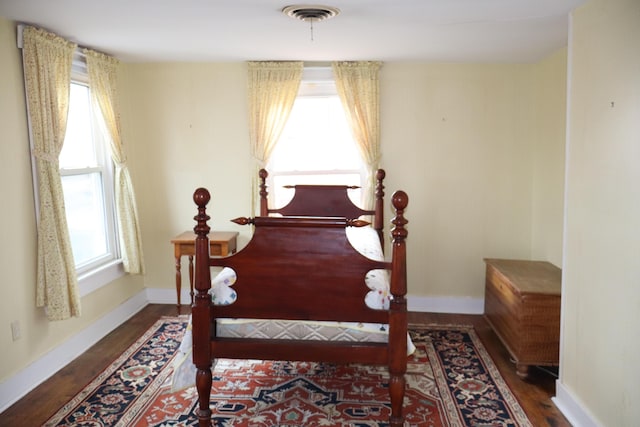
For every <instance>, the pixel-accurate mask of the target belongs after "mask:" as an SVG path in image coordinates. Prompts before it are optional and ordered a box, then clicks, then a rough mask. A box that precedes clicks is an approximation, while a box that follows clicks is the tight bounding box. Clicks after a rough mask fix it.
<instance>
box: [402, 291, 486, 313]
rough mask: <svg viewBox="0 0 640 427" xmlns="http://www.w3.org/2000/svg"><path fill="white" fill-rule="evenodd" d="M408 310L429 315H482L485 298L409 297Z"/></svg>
mask: <svg viewBox="0 0 640 427" xmlns="http://www.w3.org/2000/svg"><path fill="white" fill-rule="evenodd" d="M407 309H408V310H409V311H421V312H429V313H455V314H482V313H484V298H469V297H418V296H411V295H408V296H407Z"/></svg>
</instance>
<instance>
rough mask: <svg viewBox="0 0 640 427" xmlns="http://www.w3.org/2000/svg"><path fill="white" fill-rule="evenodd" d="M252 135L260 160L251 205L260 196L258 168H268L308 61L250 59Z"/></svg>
mask: <svg viewBox="0 0 640 427" xmlns="http://www.w3.org/2000/svg"><path fill="white" fill-rule="evenodd" d="M248 67H249V138H250V142H251V155H252V156H253V157H254V159H255V161H256V170H255V173H254V174H253V181H252V182H253V188H252V190H253V191H252V198H251V206H252V210H253V212H254V213H255V206H256V200H257V198H258V169H260V168H263V167H265V165H266V164H267V161H268V160H269V156H271V153H272V152H273V148H274V147H275V145H276V143H277V142H278V138H280V135H281V133H282V130H283V129H284V126H285V124H286V123H287V119H288V118H289V114H290V113H291V109H292V108H293V103H294V102H295V100H296V96H297V95H298V89H299V88H300V82H301V80H302V70H303V67H304V64H303V63H302V62H300V61H284V62H275V61H255V62H249V63H248Z"/></svg>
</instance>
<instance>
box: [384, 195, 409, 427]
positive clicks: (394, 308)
mask: <svg viewBox="0 0 640 427" xmlns="http://www.w3.org/2000/svg"><path fill="white" fill-rule="evenodd" d="M391 201H392V204H393V207H394V208H395V211H396V216H395V218H393V220H392V221H391V222H392V223H393V225H394V227H393V230H391V236H392V237H393V248H392V249H393V255H392V266H391V295H392V299H391V304H390V307H389V376H390V380H389V395H390V398H391V418H390V424H391V426H392V427H401V426H402V425H403V420H404V417H403V414H402V402H403V400H404V393H405V383H406V380H405V377H404V375H405V373H406V371H407V300H406V298H405V296H406V294H407V250H406V242H405V240H406V238H407V234H408V232H407V229H406V228H405V225H406V224H407V223H408V221H407V220H406V219H405V217H404V210H405V208H406V207H407V204H408V203H409V197H408V196H407V194H406V193H405V192H404V191H396V192H395V193H393V196H392V199H391Z"/></svg>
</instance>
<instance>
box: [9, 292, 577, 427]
mask: <svg viewBox="0 0 640 427" xmlns="http://www.w3.org/2000/svg"><path fill="white" fill-rule="evenodd" d="M188 311H189V307H187V306H183V308H182V310H181V312H182V313H181V314H185V313H188ZM176 314H178V310H177V308H176V307H175V306H173V305H159V304H152V305H149V306H147V307H145V308H144V309H143V310H142V311H140V312H139V313H138V314H136V315H135V316H133V317H132V318H131V319H130V320H128V321H127V322H126V323H124V324H123V325H122V326H120V327H118V328H117V329H116V330H114V331H113V332H111V333H110V334H109V335H107V336H106V337H105V338H104V339H102V340H101V341H100V342H98V343H97V344H96V345H94V346H93V347H91V348H90V349H89V350H87V351H86V352H85V353H84V354H83V355H82V356H80V357H79V358H77V359H76V360H75V361H73V362H71V363H70V364H69V365H67V366H66V367H65V368H63V369H62V370H60V371H59V372H58V373H56V374H55V375H53V376H52V377H51V378H49V379H48V380H46V381H45V382H44V383H42V384H41V385H40V386H38V387H37V388H36V389H34V390H33V391H31V392H30V393H29V394H27V395H26V396H25V397H24V398H22V399H21V400H20V401H18V402H16V403H15V404H14V405H13V406H11V407H10V408H8V409H7V410H6V411H4V412H3V413H2V414H0V426H4V427H13V426H16V427H18V426H19V427H27V426H41V425H42V424H43V423H44V422H45V421H46V420H47V419H48V418H49V417H50V416H51V415H53V414H54V413H55V412H56V411H57V410H58V409H59V408H60V407H61V406H62V405H64V404H65V403H66V402H67V401H69V400H70V399H71V398H72V397H73V396H74V395H75V394H76V393H78V392H79V391H80V390H81V389H82V387H84V386H85V385H86V384H88V383H89V382H90V381H91V380H92V379H93V378H94V377H95V376H96V375H97V374H98V373H100V372H101V371H102V370H103V369H104V368H105V367H106V366H108V364H109V363H110V362H111V361H113V360H114V359H116V358H117V357H118V356H119V355H120V353H122V351H124V349H126V348H127V347H128V346H129V345H131V344H132V343H133V342H134V341H135V340H136V339H137V338H138V337H139V336H140V335H142V334H143V333H144V332H145V331H146V330H147V329H148V328H149V327H150V326H151V325H152V324H153V323H154V322H155V321H156V320H157V319H158V318H159V317H161V316H172V315H176ZM409 323H410V324H432V323H435V324H438V323H439V324H466V325H473V327H474V328H475V330H476V332H477V334H478V336H479V337H480V339H481V340H482V342H483V344H484V345H485V347H486V349H487V351H488V352H489V354H490V355H491V357H492V358H493V360H494V361H495V363H496V365H497V366H498V369H499V370H500V372H501V373H502V376H503V378H504V379H505V381H506V382H507V384H508V385H509V386H510V387H511V389H512V390H513V392H514V394H515V395H516V397H517V399H518V400H519V402H520V404H521V406H522V407H523V409H524V410H525V412H526V413H527V416H528V417H529V419H530V420H531V423H532V424H533V425H534V426H535V427H539V426H550V427H565V426H567V427H570V426H571V424H570V423H569V422H568V421H567V420H566V419H565V418H564V416H563V415H562V413H561V412H560V411H559V410H558V409H557V408H556V407H555V405H554V404H553V403H552V402H551V397H553V396H554V395H555V377H554V376H553V375H552V374H550V373H548V372H546V371H544V370H542V369H532V372H531V375H530V379H529V380H527V381H522V380H521V379H519V378H518V377H517V376H516V374H515V367H514V366H513V363H512V362H511V361H510V357H509V354H508V353H507V351H506V350H505V349H504V347H503V346H502V344H501V343H500V341H499V340H498V338H497V337H496V335H495V334H494V333H493V331H492V330H491V328H490V327H489V326H488V324H487V323H486V322H485V320H484V319H483V317H482V316H479V315H458V314H431V313H410V315H409Z"/></svg>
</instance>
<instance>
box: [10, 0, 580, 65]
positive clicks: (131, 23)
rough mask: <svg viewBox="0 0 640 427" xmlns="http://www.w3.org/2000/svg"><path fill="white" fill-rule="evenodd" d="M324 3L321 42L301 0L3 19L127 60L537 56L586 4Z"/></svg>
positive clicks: (184, 0) (108, 2)
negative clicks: (332, 13) (295, 13)
mask: <svg viewBox="0 0 640 427" xmlns="http://www.w3.org/2000/svg"><path fill="white" fill-rule="evenodd" d="M319 1H320V3H315V4H322V5H326V6H332V7H337V8H339V9H340V10H341V13H340V14H339V15H338V16H336V17H334V18H332V19H330V20H327V21H323V22H317V23H315V24H314V26H313V40H312V39H311V28H310V24H309V23H305V22H303V21H300V20H296V19H293V18H290V17H288V16H286V15H284V14H282V13H281V10H282V8H283V7H285V6H288V5H291V4H305V3H306V2H304V1H302V2H297V1H295V0H102V1H100V0H0V16H2V17H4V18H7V19H9V20H14V21H18V22H23V23H28V24H33V25H37V26H40V27H42V28H45V29H48V30H50V31H52V32H55V33H57V34H59V35H61V36H63V37H65V38H67V39H70V40H73V41H75V42H77V43H78V44H80V45H83V46H87V47H91V48H93V49H96V50H100V51H103V52H106V53H109V54H112V55H114V56H116V57H118V58H119V59H121V60H123V61H126V62H149V61H198V62H199V61H202V62H210V61H245V60H268V59H271V60H292V59H295V60H304V61H329V60H381V61H428V62H435V61H437V62H532V61H538V60H540V59H541V58H543V57H544V56H546V55H547V54H549V53H551V52H553V51H554V50H556V49H558V48H560V47H562V46H565V45H566V40H567V27H568V16H569V12H570V11H571V10H572V9H574V8H575V7H577V6H578V5H580V4H582V3H584V1H585V0H326V2H325V1H324V0H319Z"/></svg>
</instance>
